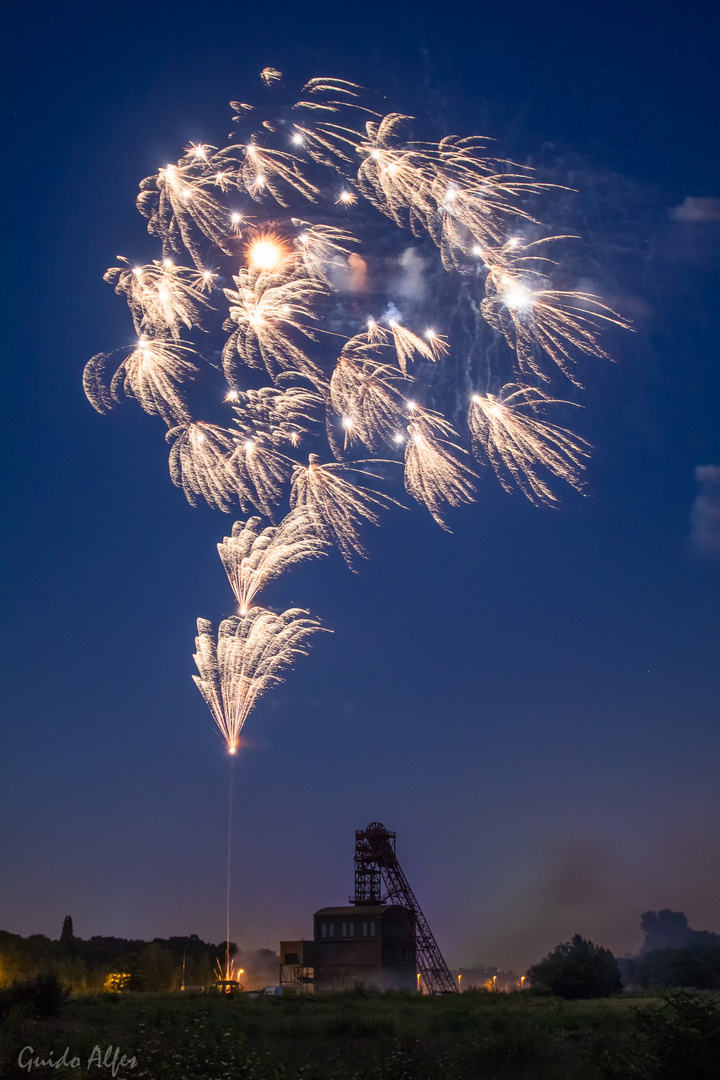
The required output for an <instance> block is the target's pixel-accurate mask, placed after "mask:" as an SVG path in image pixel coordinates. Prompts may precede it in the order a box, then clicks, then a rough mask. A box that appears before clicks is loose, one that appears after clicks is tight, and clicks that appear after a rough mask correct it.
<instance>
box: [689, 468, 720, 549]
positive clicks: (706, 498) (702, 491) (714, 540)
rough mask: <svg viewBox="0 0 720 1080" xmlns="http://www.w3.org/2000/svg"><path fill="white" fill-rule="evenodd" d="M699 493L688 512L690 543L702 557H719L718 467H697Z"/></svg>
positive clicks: (719, 492) (719, 470)
mask: <svg viewBox="0 0 720 1080" xmlns="http://www.w3.org/2000/svg"><path fill="white" fill-rule="evenodd" d="M695 480H696V482H697V485H698V488H699V491H698V493H697V495H696V496H695V501H694V503H693V505H692V510H691V512H690V542H691V543H692V545H693V547H694V548H695V550H696V551H700V552H702V553H703V554H704V555H720V465H698V466H697V468H696V469H695Z"/></svg>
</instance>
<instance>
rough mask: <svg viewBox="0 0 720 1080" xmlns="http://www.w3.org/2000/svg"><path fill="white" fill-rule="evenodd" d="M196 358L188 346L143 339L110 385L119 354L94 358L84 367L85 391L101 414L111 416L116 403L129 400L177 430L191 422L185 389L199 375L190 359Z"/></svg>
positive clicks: (119, 368)
mask: <svg viewBox="0 0 720 1080" xmlns="http://www.w3.org/2000/svg"><path fill="white" fill-rule="evenodd" d="M194 355H195V350H194V349H193V347H192V346H190V345H188V344H187V343H183V342H168V341H157V340H156V341H151V340H150V339H149V338H146V337H144V336H143V337H141V338H140V340H139V341H138V343H137V345H136V346H135V347H134V348H132V349H131V350H130V352H129V354H128V355H127V356H126V357H125V358H124V359H123V360H122V361H121V362H120V364H119V365H118V366H117V368H116V370H115V373H114V375H113V376H112V378H111V379H110V380H109V381H108V370H109V368H110V367H111V365H112V364H113V362H114V360H115V357H116V356H117V353H100V354H99V355H98V356H93V358H92V359H91V360H89V361H88V362H87V364H86V365H85V371H84V372H83V387H84V389H85V393H86V395H87V397H88V400H89V401H90V403H91V405H92V406H93V408H95V409H97V411H98V412H99V413H105V412H109V410H110V409H111V408H112V407H113V405H114V404H115V403H118V402H120V401H122V399H123V397H129V398H134V399H135V400H136V401H137V402H138V404H139V405H140V407H141V408H143V409H144V410H145V412H146V413H150V415H154V416H161V417H162V418H163V420H164V421H165V422H166V423H167V424H169V425H171V426H174V425H175V424H178V423H180V422H182V421H189V420H190V414H189V412H188V409H187V405H186V404H185V398H184V395H183V393H182V388H183V386H184V384H186V383H187V382H189V381H191V380H192V379H194V378H196V376H197V374H198V372H199V371H200V368H199V366H198V365H197V364H196V363H195V362H194V361H193V360H192V359H191V357H192V356H194Z"/></svg>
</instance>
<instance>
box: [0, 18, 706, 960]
mask: <svg viewBox="0 0 720 1080" xmlns="http://www.w3.org/2000/svg"><path fill="white" fill-rule="evenodd" d="M717 23H718V16H717V13H716V12H712V11H711V7H710V5H707V6H706V10H704V11H703V10H702V8H701V7H699V6H696V7H692V8H691V7H689V6H687V5H680V4H669V3H666V4H657V3H655V4H650V3H638V2H635V3H632V2H630V3H623V4H619V3H602V4H600V3H588V4H584V5H576V4H570V3H549V4H543V5H536V4H529V3H504V4H495V5H482V6H477V7H476V8H474V9H471V10H468V8H467V7H466V6H465V5H460V4H452V3H451V4H450V5H447V4H446V5H439V4H438V5H436V6H433V5H428V4H413V5H400V6H395V7H386V6H385V5H380V4H373V3H369V4H363V5H360V6H359V7H349V8H341V7H338V6H337V5H327V6H323V5H314V4H309V5H305V6H304V7H303V8H302V9H300V8H298V7H296V6H290V5H288V6H284V5H282V4H280V5H276V6H275V7H273V8H270V7H269V6H262V5H258V6H257V8H255V9H249V8H248V7H247V6H244V5H235V4H234V5H229V4H224V3H220V4H215V5H213V6H212V7H211V8H210V9H208V13H206V12H205V10H204V9H203V8H202V6H201V5H200V6H199V5H194V6H190V5H187V4H185V3H183V2H179V3H173V4H167V3H162V2H161V3H155V4H152V5H151V4H144V5H139V4H137V3H126V4H122V5H119V4H117V5H109V6H105V7H100V6H98V7H97V8H94V9H90V8H86V7H84V6H77V5H76V6H75V7H74V8H71V9H61V8H58V7H56V6H55V5H50V4H41V5H40V6H39V7H37V6H35V7H32V8H31V7H27V9H26V8H24V7H21V6H20V5H16V10H15V13H14V15H13V16H11V31H12V34H11V47H10V55H9V61H8V65H7V67H8V80H7V85H6V89H5V92H4V94H3V104H4V106H5V108H6V110H7V114H8V115H7V118H6V122H5V124H4V132H5V139H4V142H5V167H4V170H3V178H4V181H5V182H6V184H7V185H8V191H7V193H6V195H5V200H4V207H5V215H4V233H5V240H6V245H5V246H6V248H9V251H8V253H7V254H6V258H5V262H6V266H7V268H8V270H9V274H8V282H7V284H6V286H5V289H4V296H5V298H6V315H5V322H4V332H3V346H4V348H3V353H4V359H3V364H2V374H3V391H2V396H1V398H0V407H1V408H2V410H3V414H4V415H3V423H2V438H3V439H4V440H5V441H6V445H5V448H4V457H5V461H6V463H7V468H6V477H7V480H6V484H5V497H4V508H5V513H4V514H3V528H2V533H3V549H4V555H3V577H4V581H3V604H2V611H3V633H4V644H3V653H2V655H3V659H4V664H3V673H2V674H3V707H2V711H3V739H2V753H0V807H1V812H2V822H3V826H2V830H1V832H0V864H1V865H2V866H3V868H4V873H3V875H2V880H1V881H0V927H2V928H3V929H6V930H10V931H14V932H18V933H23V934H27V933H32V932H38V931H40V932H44V933H48V934H50V935H51V936H55V937H57V936H58V935H59V932H60V928H61V925H62V919H63V916H64V915H66V914H71V915H72V916H73V920H74V924H75V930H76V933H78V934H79V935H80V936H83V937H88V936H90V935H91V934H97V933H103V934H104V933H107V934H118V935H128V936H130V935H132V936H146V937H153V936H156V935H157V936H166V935H169V934H181V933H198V934H200V935H201V936H203V937H206V938H208V939H217V940H220V939H221V938H222V937H223V935H224V869H225V865H224V859H225V843H226V834H225V825H226V794H227V769H228V762H227V758H226V756H225V754H224V753H223V751H222V746H221V743H220V741H219V739H218V738H217V737H216V733H215V731H214V728H213V725H212V721H211V719H210V717H209V714H208V713H207V711H206V708H205V705H204V703H203V702H202V700H201V698H200V696H199V695H198V694H197V692H196V691H195V689H194V687H193V685H192V683H191V681H190V675H191V673H192V661H191V653H192V651H193V638H194V624H195V619H196V618H197V616H199V615H203V616H205V617H208V618H212V619H213V620H217V619H218V618H219V617H221V616H222V615H224V614H227V613H229V612H230V610H231V607H232V605H231V603H230V597H229V592H228V589H227V583H226V581H225V579H224V575H223V572H222V568H221V566H220V563H219V561H218V560H217V557H216V555H215V552H214V545H215V544H216V543H217V541H218V540H220V539H221V538H222V537H223V536H224V535H226V534H227V533H228V532H229V530H230V527H231V525H232V520H233V518H232V517H231V516H223V515H221V514H219V513H216V512H212V511H209V510H202V509H198V510H193V509H192V508H191V507H190V506H189V505H188V504H187V503H186V502H185V499H184V497H183V495H182V493H181V492H179V491H178V490H176V489H175V488H174V487H173V486H172V485H171V483H170V481H169V478H168V475H167V459H166V446H165V444H164V441H163V428H162V424H161V423H160V422H159V421H154V420H152V419H151V418H149V417H147V416H145V415H144V414H143V413H141V412H140V410H139V409H137V408H135V407H134V406H133V405H132V403H128V405H127V406H126V407H125V408H122V409H120V410H118V411H117V412H116V413H113V414H112V415H110V416H108V417H100V416H98V415H97V414H96V413H95V412H94V411H93V410H92V409H91V407H90V406H89V404H88V403H87V401H86V399H85V397H84V395H83V392H82V386H81V374H82V368H83V366H84V364H85V362H86V360H87V359H88V358H89V357H90V356H91V355H93V354H94V353H96V352H98V351H100V350H102V349H106V348H111V347H116V346H119V345H121V344H122V343H124V341H125V340H127V338H128V335H129V332H130V330H131V326H130V323H129V318H128V315H127V311H126V309H125V307H124V304H123V302H122V301H121V300H120V299H118V298H117V297H115V296H114V294H113V291H112V289H111V287H109V286H108V285H106V284H104V283H103V282H102V274H103V272H104V270H105V269H106V267H107V266H110V265H112V264H113V263H114V261H115V256H116V254H118V253H120V254H128V255H129V256H131V257H136V256H137V257H148V256H150V255H152V254H153V253H154V252H155V248H154V246H153V243H152V242H151V241H150V240H149V238H147V237H146V235H145V233H144V228H143V226H144V223H143V220H142V219H141V218H140V217H139V216H138V215H137V213H136V211H135V209H134V197H135V192H136V188H137V183H138V181H139V180H140V179H142V177H144V176H146V175H148V174H149V173H151V172H153V171H155V169H156V168H157V167H158V165H160V164H164V163H165V162H166V161H168V160H172V159H173V158H176V157H177V156H178V155H179V154H180V152H181V151H182V148H183V147H184V146H185V145H186V144H187V142H188V141H190V140H193V141H201V140H205V141H209V142H215V143H217V142H219V141H220V140H223V139H224V138H225V136H226V135H227V132H228V131H229V130H230V128H229V126H228V125H229V116H230V114H229V110H228V109H227V102H228V101H229V100H231V99H233V100H237V99H240V100H255V99H257V98H258V97H259V96H260V92H261V87H260V84H259V81H258V78H257V74H258V72H259V71H260V69H261V68H262V67H264V66H265V65H266V64H272V65H273V66H275V67H277V68H279V69H280V70H282V71H283V72H284V73H285V83H286V86H287V87H288V98H289V99H291V98H292V95H293V93H294V91H295V89H296V88H299V86H301V85H302V82H303V81H304V80H305V79H306V78H309V77H311V76H313V75H317V74H333V75H338V76H341V77H346V78H350V79H354V80H356V81H358V82H362V83H364V84H365V85H367V86H370V87H373V88H375V89H377V90H379V91H380V92H381V93H383V94H384V95H385V96H386V97H387V102H388V108H392V109H398V110H400V111H407V112H412V113H413V114H414V115H416V116H419V117H422V118H426V120H427V123H428V125H429V127H431V128H433V129H434V130H438V129H441V130H442V131H445V132H448V133H449V132H456V133H461V134H466V133H467V134H476V133H482V134H487V135H489V136H493V137H494V138H495V139H497V140H498V145H499V146H500V148H501V149H502V150H503V151H504V152H507V153H509V154H511V155H512V156H514V157H515V158H516V159H520V160H528V161H536V162H537V163H539V164H541V165H542V166H543V167H544V168H547V169H553V170H554V171H555V174H556V176H557V177H558V178H562V177H566V182H568V183H569V185H570V186H573V187H576V188H578V189H579V195H578V197H577V199H576V200H574V201H573V200H570V202H569V203H568V207H569V209H568V213H570V214H571V215H574V216H573V222H574V224H575V226H577V224H578V222H579V223H580V227H581V228H582V230H583V233H584V235H585V237H586V241H587V243H586V247H585V254H586V257H587V258H588V259H590V260H591V261H592V267H593V271H594V276H595V278H596V280H602V281H603V282H605V284H606V286H607V289H608V290H609V292H611V293H612V299H613V301H614V302H616V303H618V304H619V306H621V307H622V309H623V310H624V311H626V312H627V313H629V314H631V315H632V316H633V318H634V320H635V323H636V327H637V332H636V333H635V334H633V335H626V336H624V337H623V338H618V339H616V340H615V341H614V342H613V347H614V353H615V357H616V360H617V363H615V364H613V365H610V364H607V363H604V362H603V363H600V362H599V363H598V365H597V369H596V371H595V373H594V374H591V375H590V376H589V378H588V393H587V394H586V395H585V398H584V404H585V406H586V408H585V413H584V416H583V423H584V428H583V433H584V434H586V435H587V437H588V438H590V439H591V441H592V442H593V443H594V445H595V447H596V450H595V454H594V458H593V461H592V463H591V465H590V468H589V472H588V480H589V496H588V497H587V498H586V499H582V498H580V497H579V496H575V495H569V496H568V497H567V498H566V499H565V502H564V506H563V509H562V510H561V511H560V512H557V511H550V510H537V509H534V508H533V507H531V506H530V505H529V504H527V503H525V501H524V500H523V499H522V497H521V496H520V495H519V494H518V495H516V496H508V495H505V494H504V493H503V492H502V490H501V489H500V488H499V486H498V485H497V484H495V483H494V482H493V481H492V480H491V478H490V477H488V478H487V479H486V480H485V482H484V483H483V488H482V492H481V497H480V500H479V502H478V504H477V505H476V506H474V507H473V508H471V509H470V510H468V511H466V512H464V513H462V514H459V515H457V516H456V517H455V518H454V520H453V524H454V532H453V534H452V535H447V534H445V533H443V532H441V530H439V529H438V528H436V527H435V526H434V525H433V523H432V521H430V519H429V518H427V516H426V515H425V514H423V512H422V511H421V510H420V509H419V508H418V509H416V510H414V511H413V513H412V515H410V514H407V515H405V519H404V520H403V519H401V520H396V521H395V522H394V523H393V524H390V525H389V526H388V527H387V528H385V529H384V530H382V532H376V533H375V534H374V535H373V536H372V537H371V538H370V539H371V543H372V548H373V559H372V561H370V562H368V563H366V564H364V565H363V566H362V567H361V569H360V573H359V575H357V576H351V575H350V574H348V573H347V571H346V570H345V569H344V567H343V565H342V564H341V563H340V562H339V560H338V561H333V562H332V564H330V562H329V561H327V560H326V561H324V562H323V563H320V564H317V565H313V566H308V567H307V568H305V569H303V570H302V571H301V572H299V573H294V574H292V575H289V576H288V577H287V578H285V579H283V580H282V581H281V582H279V583H278V584H277V586H276V587H275V588H274V590H273V593H272V598H271V600H272V602H273V603H275V604H278V605H280V604H282V605H285V604H289V603H298V604H301V605H307V606H309V607H311V608H312V610H313V611H314V612H315V613H316V614H318V615H319V616H320V618H321V619H322V621H323V622H324V624H325V625H326V626H328V627H330V628H332V629H333V631H334V634H333V635H332V636H330V635H323V636H322V637H321V638H318V640H317V641H316V643H315V645H314V648H313V651H312V654H311V655H310V657H309V658H308V659H307V660H305V661H304V662H303V663H302V664H298V666H297V668H296V669H295V670H294V671H293V672H291V673H290V675H289V677H288V680H287V683H286V685H285V686H284V687H283V688H281V689H280V690H279V691H278V692H276V693H274V694H273V695H272V697H270V698H268V699H266V700H265V701H264V702H263V703H262V705H261V706H260V707H259V708H258V709H257V711H256V712H255V713H254V714H253V715H252V717H251V719H250V721H249V722H248V725H247V728H246V735H247V737H248V740H249V742H250V744H251V745H250V746H249V748H248V749H247V751H246V753H245V754H244V755H243V756H242V757H241V758H240V760H239V761H238V763H237V767H236V768H237V774H236V792H237V804H236V822H237V832H236V848H235V852H236V855H235V867H236V870H235V877H234V895H235V914H234V919H233V923H234V931H233V936H234V937H236V938H237V939H238V940H239V941H240V942H241V943H242V944H244V945H247V946H249V947H250V946H269V947H276V944H277V941H278V939H279V938H280V937H294V936H302V935H306V936H307V935H308V934H309V933H310V930H311V923H310V915H311V914H312V912H313V911H314V910H315V909H316V908H318V907H321V906H323V905H326V904H332V903H338V902H340V903H341V902H343V900H344V898H345V896H346V895H347V893H348V892H349V891H350V889H351V887H352V844H353V830H354V829H355V828H360V827H363V826H364V825H366V824H367V823H368V822H369V821H371V820H381V821H383V822H384V823H385V824H386V825H387V826H388V827H389V828H392V829H395V830H397V832H398V850H399V853H400V857H401V861H402V862H403V865H404V868H405V870H406V872H407V874H408V876H409V878H410V880H411V882H412V884H413V887H414V889H415V891H416V893H417V896H418V898H419V899H420V902H421V904H422V905H423V907H424V909H425V912H426V915H427V916H428V919H429V921H430V923H431V926H432V927H433V929H434V930H435V933H436V936H437V937H438V940H439V942H440V944H441V947H442V948H443V949H444V951H445V952H446V955H447V958H448V960H449V961H450V963H451V964H465V963H469V962H471V961H474V960H481V959H482V960H486V961H487V962H489V963H498V964H500V965H510V964H513V965H516V966H517V967H520V966H523V965H525V964H527V963H529V962H532V961H534V960H536V959H538V958H539V956H541V955H542V954H543V953H544V952H546V951H547V950H548V949H549V948H551V947H552V946H554V945H555V944H556V943H557V941H559V940H561V939H562V940H566V939H567V938H568V937H569V936H570V935H572V934H573V933H575V932H580V933H582V934H584V935H585V936H590V937H593V938H594V939H595V940H598V941H599V942H600V943H602V944H604V945H609V946H610V947H611V948H614V949H617V950H619V951H624V950H626V949H634V948H635V947H636V946H637V945H638V944H639V928H638V923H639V914H640V912H641V911H643V910H645V909H646V908H650V907H654V908H657V907H673V908H682V909H684V910H686V912H687V913H688V915H689V917H690V920H691V923H692V924H693V925H697V926H699V927H707V928H709V929H714V930H720V889H718V885H720V880H718V869H717V867H718V865H720V860H718V854H719V853H718V839H717V838H718V835H719V832H718V827H717V826H718V810H719V809H720V805H719V803H720V800H719V798H718V785H717V774H718V751H719V750H720V733H719V726H718V711H719V710H718V701H719V697H720V664H719V663H718V657H719V656H720V649H719V646H720V614H719V605H718V600H719V599H720V553H719V552H720V535H715V538H714V539H715V542H716V547H717V549H718V550H717V551H716V552H715V553H714V554H713V553H712V552H711V551H705V552H703V551H701V550H698V546H697V544H695V545H694V544H693V541H692V518H691V516H692V512H693V506H694V505H695V506H696V513H697V507H698V504H697V503H695V500H696V497H697V496H698V494H699V493H700V491H699V488H698V487H697V484H696V481H695V469H696V467H698V466H704V465H713V464H715V465H719V464H720V368H719V365H718V350H717V330H716V321H717V315H716V311H717V295H718V284H719V281H718V279H719V276H720V275H719V273H718V269H719V260H718V240H719V239H720V224H719V223H718V222H719V221H720V202H716V203H713V202H707V203H702V204H701V203H697V202H690V203H687V202H686V199H688V197H690V198H691V199H699V198H705V199H710V200H711V199H718V200H720V176H719V175H718V173H719V170H718V161H717V153H716V148H715V143H714V131H715V127H716V123H717V115H718V106H719V105H720V102H719V101H718V96H719V95H718V79H717V69H718V63H717V60H718V58H717V51H716V50H717V45H716V42H717V40H718V30H720V27H718V25H717ZM680 206H684V207H685V213H684V215H683V214H682V213H681V214H680V215H677V214H675V216H673V214H672V211H673V209H674V208H677V207H680ZM688 218H689V219H691V220H687V219H688ZM713 218H714V220H713ZM551 224H552V225H553V227H557V228H562V227H563V225H564V224H565V221H564V219H562V217H561V216H560V217H559V220H558V221H557V222H555V221H551ZM716 490H717V489H716ZM700 494H701V493H700ZM705 494H706V501H705V503H701V504H699V505H700V509H701V510H702V508H703V506H704V507H705V510H706V511H708V510H710V511H711V510H712V508H713V503H712V497H713V495H712V491H707V492H706V493H705ZM716 508H717V511H718V513H720V505H717V504H716ZM706 517H707V514H706ZM712 539H713V538H712V536H710V538H709V541H708V545H707V546H709V547H712Z"/></svg>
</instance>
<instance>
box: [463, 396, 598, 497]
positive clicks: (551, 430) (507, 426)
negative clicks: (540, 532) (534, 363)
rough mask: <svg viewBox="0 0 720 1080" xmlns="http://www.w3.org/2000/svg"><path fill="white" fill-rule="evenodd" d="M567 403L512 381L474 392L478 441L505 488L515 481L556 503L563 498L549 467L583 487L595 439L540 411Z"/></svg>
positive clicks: (471, 417)
mask: <svg viewBox="0 0 720 1080" xmlns="http://www.w3.org/2000/svg"><path fill="white" fill-rule="evenodd" d="M568 404H570V403H569V402H560V401H556V400H555V399H553V398H550V397H549V396H548V395H547V394H545V393H544V392H543V391H542V390H539V389H536V388H533V387H527V386H526V387H519V386H517V385H515V384H513V383H509V384H508V385H507V386H504V387H503V388H502V390H501V391H500V393H499V394H498V395H494V394H475V395H474V396H473V398H472V401H471V404H470V411H469V413H468V426H469V428H470V435H471V438H472V441H473V446H474V448H475V450H476V452H479V454H480V455H481V456H484V457H485V458H487V460H489V462H490V464H491V465H492V467H493V468H494V470H495V472H496V473H497V476H498V479H499V480H500V483H501V484H502V486H503V487H504V488H505V490H506V491H512V487H513V481H514V482H515V484H517V486H518V487H519V488H520V490H521V491H522V492H523V493H524V494H525V495H526V496H527V497H528V499H530V501H531V502H534V503H535V504H536V505H540V504H545V505H546V506H555V505H557V504H558V502H559V500H558V498H557V496H556V495H555V493H554V492H553V491H552V489H551V487H550V486H549V483H548V481H547V479H546V474H547V473H550V474H551V475H552V476H556V477H558V478H560V479H561V480H565V481H566V482H567V483H568V484H570V486H571V487H574V488H575V489H576V491H582V490H583V482H582V476H581V473H582V469H583V468H584V459H585V458H587V457H589V455H590V444H589V443H587V442H585V440H584V439H581V438H579V437H578V436H577V435H573V434H572V432H570V431H568V430H567V429H566V428H562V427H558V425H556V424H551V423H549V422H548V421H547V420H541V419H538V416H537V413H538V411H539V410H544V409H545V408H546V407H547V406H548V405H568Z"/></svg>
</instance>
